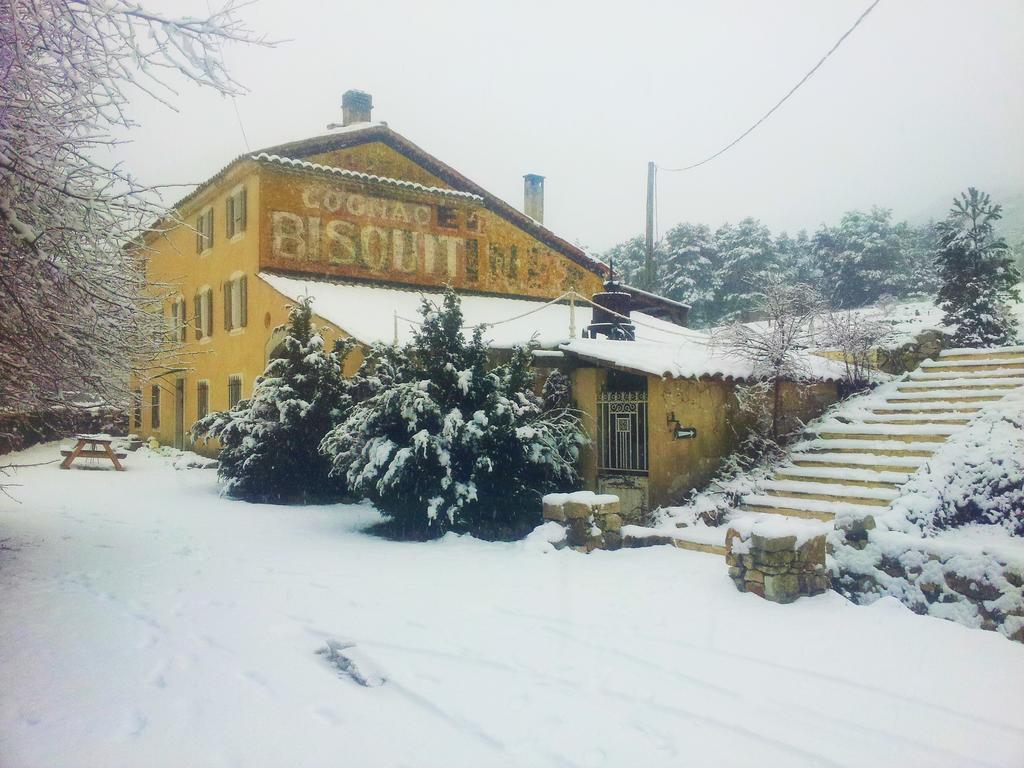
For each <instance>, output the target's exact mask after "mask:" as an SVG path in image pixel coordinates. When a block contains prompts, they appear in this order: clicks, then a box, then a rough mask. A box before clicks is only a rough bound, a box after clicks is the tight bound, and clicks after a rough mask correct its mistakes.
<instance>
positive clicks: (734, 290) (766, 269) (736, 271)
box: [715, 218, 780, 321]
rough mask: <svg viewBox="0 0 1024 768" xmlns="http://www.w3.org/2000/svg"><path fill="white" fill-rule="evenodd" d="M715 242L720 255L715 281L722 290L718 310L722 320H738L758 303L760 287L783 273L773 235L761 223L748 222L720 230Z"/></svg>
mask: <svg viewBox="0 0 1024 768" xmlns="http://www.w3.org/2000/svg"><path fill="white" fill-rule="evenodd" d="M715 241H716V250H717V252H718V254H719V265H718V271H717V274H716V276H715V278H716V282H717V284H718V285H719V286H720V288H719V291H718V300H717V302H716V308H717V311H718V315H719V317H721V318H723V319H725V320H730V321H731V320H737V319H739V318H740V316H741V314H742V312H743V311H744V310H752V309H753V308H754V306H755V305H756V304H757V303H758V284H759V283H760V282H761V281H762V280H764V279H765V278H766V277H768V276H770V275H776V274H778V273H779V271H780V269H779V264H778V262H777V260H776V258H775V252H774V248H773V246H772V234H771V232H770V231H769V230H768V228H767V227H766V226H764V225H763V224H762V223H761V222H760V221H758V220H757V219H753V218H746V219H743V221H741V222H740V223H739V224H737V225H736V226H735V227H734V226H731V225H729V224H726V225H724V226H722V227H720V228H719V229H718V231H717V232H715Z"/></svg>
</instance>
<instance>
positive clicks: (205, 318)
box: [203, 288, 213, 336]
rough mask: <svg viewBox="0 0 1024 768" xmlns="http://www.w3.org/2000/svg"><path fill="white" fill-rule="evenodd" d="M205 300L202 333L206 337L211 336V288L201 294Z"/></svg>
mask: <svg viewBox="0 0 1024 768" xmlns="http://www.w3.org/2000/svg"><path fill="white" fill-rule="evenodd" d="M203 295H204V297H205V299H206V314H205V315H204V316H203V321H204V322H203V325H204V326H206V327H205V328H203V332H204V333H205V334H206V335H207V336H213V288H207V289H206V293H205V294H203Z"/></svg>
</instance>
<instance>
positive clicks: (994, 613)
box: [831, 521, 1024, 643]
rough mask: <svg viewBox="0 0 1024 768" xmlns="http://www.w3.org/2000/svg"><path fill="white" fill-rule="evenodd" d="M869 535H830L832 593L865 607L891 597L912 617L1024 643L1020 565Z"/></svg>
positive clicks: (970, 548)
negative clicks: (931, 618) (940, 620)
mask: <svg viewBox="0 0 1024 768" xmlns="http://www.w3.org/2000/svg"><path fill="white" fill-rule="evenodd" d="M872 522H873V521H872ZM871 528H873V525H872V526H871V527H870V528H868V530H866V531H855V532H853V533H854V535H853V536H852V537H850V536H849V533H850V532H849V531H846V530H844V529H842V528H839V529H837V531H836V533H835V534H833V538H832V541H831V544H832V558H833V562H832V583H833V585H834V588H835V589H836V591H838V592H840V593H841V594H843V595H844V596H846V597H847V598H849V599H850V600H853V601H854V602H856V603H862V604H866V603H871V602H874V601H875V600H877V599H878V598H879V597H882V596H885V595H891V596H892V597H895V598H896V599H898V600H899V601H900V602H901V603H903V604H904V605H906V606H907V607H908V608H910V609H911V610H912V611H914V612H915V613H919V614H922V615H928V616H936V617H939V618H943V619H949V620H951V621H956V622H958V623H960V624H964V625H966V626H969V627H979V628H981V629H987V630H991V631H995V632H999V633H1001V634H1003V635H1005V636H1006V637H1008V638H1009V639H1011V640H1014V641H1016V642H1020V643H1024V557H1019V556H1014V555H1012V554H1008V553H1005V552H998V551H991V550H989V549H986V547H985V546H984V545H980V544H979V545H971V544H964V543H956V544H951V543H947V542H943V541H936V540H924V539H920V538H915V537H912V536H909V535H907V534H905V533H899V532H896V531H880V530H872V529H871Z"/></svg>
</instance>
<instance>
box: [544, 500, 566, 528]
mask: <svg viewBox="0 0 1024 768" xmlns="http://www.w3.org/2000/svg"><path fill="white" fill-rule="evenodd" d="M544 519H545V520H554V521H555V522H556V523H564V522H565V505H564V504H549V503H548V502H544Z"/></svg>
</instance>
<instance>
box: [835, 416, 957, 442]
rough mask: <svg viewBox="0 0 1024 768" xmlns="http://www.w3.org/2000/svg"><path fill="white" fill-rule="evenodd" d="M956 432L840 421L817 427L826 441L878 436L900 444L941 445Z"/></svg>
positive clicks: (934, 427) (937, 427)
mask: <svg viewBox="0 0 1024 768" xmlns="http://www.w3.org/2000/svg"><path fill="white" fill-rule="evenodd" d="M957 431H958V428H957V427H951V426H948V425H942V424H892V423H888V424H885V423H883V424H864V423H860V424H845V423H843V422H841V421H828V422H825V423H824V424H822V425H821V426H819V427H817V434H818V437H820V438H823V439H826V440H833V439H836V440H839V439H843V438H857V439H865V440H871V439H876V438H877V437H879V436H880V437H890V438H892V439H894V440H900V441H902V442H923V443H927V442H935V443H941V442H942V441H943V440H945V439H946V438H947V437H949V436H950V435H952V434H953V433H954V432H957Z"/></svg>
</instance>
